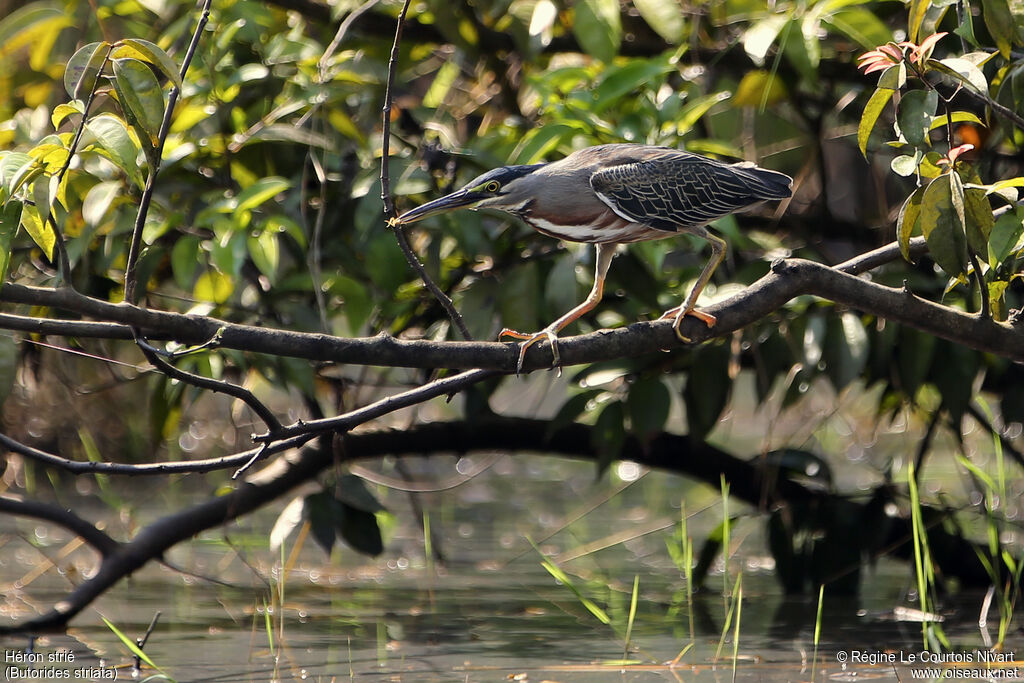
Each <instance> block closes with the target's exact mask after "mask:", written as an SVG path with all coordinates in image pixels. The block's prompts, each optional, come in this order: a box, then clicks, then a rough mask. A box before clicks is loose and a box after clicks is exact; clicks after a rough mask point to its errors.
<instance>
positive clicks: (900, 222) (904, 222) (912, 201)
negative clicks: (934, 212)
mask: <svg viewBox="0 0 1024 683" xmlns="http://www.w3.org/2000/svg"><path fill="white" fill-rule="evenodd" d="M924 190H925V188H923V187H919V188H917V189H916V190H914V191H913V192H912V193H911V195H910V196H909V197H907V200H906V201H905V202H903V206H902V208H900V213H899V217H898V218H897V219H896V239H897V241H898V242H899V245H900V253H901V254H903V258H905V259H906V260H908V261H910V260H911V258H910V238H911V237H913V236H914V233H915V232H917V233H919V232H920V231H921V226H920V225H918V219H919V218H920V217H921V200H922V199H923V197H924Z"/></svg>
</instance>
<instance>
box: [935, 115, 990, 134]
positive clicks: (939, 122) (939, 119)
mask: <svg viewBox="0 0 1024 683" xmlns="http://www.w3.org/2000/svg"><path fill="white" fill-rule="evenodd" d="M950 119H952V120H953V123H973V124H975V125H978V126H982V127H984V126H985V123H984V122H983V121H982V120H981V119H979V118H978V116H977V114H975V113H974V112H969V111H955V112H953V114H952V115H951V116H946V115H945V114H939V115H938V116H933V117H932V122H931V124H930V125H929V126H928V130H935V129H936V128H941V127H942V126H945V125H948V124H949V121H950Z"/></svg>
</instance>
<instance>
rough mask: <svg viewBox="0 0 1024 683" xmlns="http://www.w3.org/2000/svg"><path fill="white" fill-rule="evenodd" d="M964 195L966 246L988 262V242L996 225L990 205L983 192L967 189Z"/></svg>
mask: <svg viewBox="0 0 1024 683" xmlns="http://www.w3.org/2000/svg"><path fill="white" fill-rule="evenodd" d="M963 193H964V219H965V223H966V226H967V244H968V246H970V248H971V251H973V252H974V253H975V254H977V255H978V256H980V257H981V258H982V259H984V260H986V261H987V260H988V242H989V237H990V236H991V234H992V227H993V226H994V225H995V223H996V219H995V216H994V214H993V213H992V205H991V204H989V201H988V197H987V196H986V195H985V191H984V190H980V189H976V188H968V189H965V190H964V191H963Z"/></svg>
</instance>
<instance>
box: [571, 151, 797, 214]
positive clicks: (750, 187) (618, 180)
mask: <svg viewBox="0 0 1024 683" xmlns="http://www.w3.org/2000/svg"><path fill="white" fill-rule="evenodd" d="M590 185H591V187H592V188H593V189H594V192H596V193H597V195H598V196H599V197H600V198H601V201H603V202H604V203H605V204H607V205H608V206H609V207H610V208H611V209H612V210H613V211H614V212H615V213H617V214H618V215H619V216H621V217H623V218H625V219H626V220H629V221H632V222H634V223H640V224H642V225H646V226H649V227H652V228H655V229H658V230H666V231H671V232H676V231H678V230H680V229H683V228H687V227H696V226H703V225H706V224H708V223H710V222H711V221H713V220H716V219H718V218H721V217H722V216H726V215H728V214H730V213H733V212H735V211H739V210H741V209H744V208H747V207H749V206H752V205H754V204H757V203H758V202H761V201H764V200H766V199H781V198H783V197H787V196H789V178H788V176H785V175H783V174H781V173H776V172H775V171H767V170H765V169H762V168H758V167H756V166H752V165H750V164H740V165H729V164H724V163H721V162H718V161H714V160H712V159H706V158H704V157H701V156H697V155H695V154H689V153H686V152H678V151H675V150H671V151H667V152H666V153H665V154H662V155H659V156H656V157H654V158H652V159H647V160H643V161H636V162H632V163H626V164H621V165H618V166H612V167H609V168H605V169H601V170H599V171H597V172H595V173H594V174H593V175H591V177H590Z"/></svg>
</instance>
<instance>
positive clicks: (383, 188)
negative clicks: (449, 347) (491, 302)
mask: <svg viewBox="0 0 1024 683" xmlns="http://www.w3.org/2000/svg"><path fill="white" fill-rule="evenodd" d="M410 2H411V0H405V4H403V5H402V11H401V12H400V13H399V15H398V25H397V26H396V27H395V42H394V43H393V44H392V45H391V58H390V60H388V78H387V84H386V85H385V87H384V107H383V110H382V111H383V124H382V128H381V156H380V198H381V201H383V202H384V218H385V219H387V222H388V227H389V228H391V230H392V231H393V232H394V233H395V239H396V240H397V241H398V246H399V248H400V249H401V250H402V254H404V255H405V260H406V261H408V262H409V265H410V266H412V269H413V270H415V271H416V274H417V275H419V277H420V280H422V281H423V284H424V285H426V287H427V289H429V290H430V293H431V294H433V295H434V298H435V299H437V301H438V303H440V304H441V306H442V307H443V308H444V310H445V312H446V313H448V317H449V318H451V320H452V322H453V323H454V324H455V327H456V328H458V330H459V334H461V335H462V338H463V339H465V340H466V341H473V335H471V334H470V333H469V328H468V327H466V322H465V321H464V320H463V319H462V315H461V314H460V313H459V312H458V311H457V310H456V309H455V304H453V303H452V300H451V299H450V298H449V297H448V295H447V294H445V293H444V291H443V290H442V289H441V288H440V287H438V286H437V283H436V282H434V280H433V278H431V277H430V274H429V273H427V269H426V268H424V267H423V264H422V263H420V260H419V259H418V258H417V257H416V254H415V252H413V250H412V247H410V246H409V240H408V239H407V238H406V236H405V231H404V229H403V227H402V226H401V225H399V224H398V223H396V222H395V221H393V220H392V219H393V218H394V217H395V216H396V215H397V213H398V212H397V211H395V203H394V201H392V199H391V172H390V169H389V168H388V162H389V161H390V157H391V98H392V90H393V88H394V85H395V69H396V67H397V66H398V48H399V46H400V45H401V43H402V26H404V25H405V15H406V13H407V12H408V11H409V3H410Z"/></svg>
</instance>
